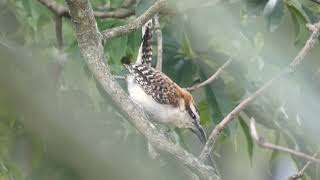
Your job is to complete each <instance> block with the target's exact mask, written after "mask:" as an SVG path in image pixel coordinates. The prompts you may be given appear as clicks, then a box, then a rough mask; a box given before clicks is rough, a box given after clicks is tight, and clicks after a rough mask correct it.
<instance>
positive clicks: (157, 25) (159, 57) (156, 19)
mask: <svg viewBox="0 0 320 180" xmlns="http://www.w3.org/2000/svg"><path fill="white" fill-rule="evenodd" d="M154 28H155V31H156V35H157V47H158V49H157V65H156V69H157V70H158V71H162V53H163V49H162V31H161V27H160V17H159V13H158V14H156V15H155V16H154Z"/></svg>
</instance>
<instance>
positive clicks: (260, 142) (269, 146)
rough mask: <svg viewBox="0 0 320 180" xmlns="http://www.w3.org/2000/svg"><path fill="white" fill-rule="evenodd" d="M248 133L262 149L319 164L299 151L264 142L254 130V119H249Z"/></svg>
mask: <svg viewBox="0 0 320 180" xmlns="http://www.w3.org/2000/svg"><path fill="white" fill-rule="evenodd" d="M250 132H251V137H252V139H253V140H254V141H255V142H256V143H257V144H258V145H259V146H260V147H262V148H266V149H271V150H275V151H281V152H285V153H289V154H291V155H294V156H297V157H300V158H303V159H306V160H308V161H311V162H314V163H317V164H320V159H317V158H315V157H312V156H310V155H308V154H305V153H302V152H299V151H295V150H293V149H290V148H287V147H283V146H279V145H275V144H272V143H269V142H266V141H265V140H264V138H263V137H261V136H259V134H258V131H257V128H256V121H255V119H254V118H251V120H250Z"/></svg>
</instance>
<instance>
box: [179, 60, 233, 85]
mask: <svg viewBox="0 0 320 180" xmlns="http://www.w3.org/2000/svg"><path fill="white" fill-rule="evenodd" d="M231 62H232V58H229V59H228V61H226V62H225V63H224V64H223V65H222V66H221V67H220V68H219V69H218V70H217V71H216V72H215V73H214V74H213V75H212V76H211V77H209V78H208V79H207V80H205V81H203V82H202V83H199V84H196V85H193V86H191V87H187V88H185V89H186V90H188V91H193V90H196V89H198V88H201V87H203V86H206V85H208V84H210V83H212V82H213V81H214V80H216V79H217V78H218V77H219V76H220V74H221V73H222V72H223V70H224V69H225V68H226V67H227V66H229V64H230V63H231Z"/></svg>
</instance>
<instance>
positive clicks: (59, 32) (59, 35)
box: [55, 15, 63, 50]
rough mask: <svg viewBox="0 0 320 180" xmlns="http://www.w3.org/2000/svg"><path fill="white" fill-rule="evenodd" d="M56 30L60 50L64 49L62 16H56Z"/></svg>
mask: <svg viewBox="0 0 320 180" xmlns="http://www.w3.org/2000/svg"><path fill="white" fill-rule="evenodd" d="M55 16H56V18H55V28H56V38H57V46H58V49H60V50H61V49H62V48H63V34H62V25H63V23H62V16H59V15H55Z"/></svg>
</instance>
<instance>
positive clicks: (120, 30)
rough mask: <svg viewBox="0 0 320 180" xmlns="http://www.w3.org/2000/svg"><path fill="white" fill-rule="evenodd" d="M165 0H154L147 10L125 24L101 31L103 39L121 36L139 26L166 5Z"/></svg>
mask: <svg viewBox="0 0 320 180" xmlns="http://www.w3.org/2000/svg"><path fill="white" fill-rule="evenodd" d="M167 3H168V2H167V0H158V1H156V2H155V3H154V4H153V5H152V6H151V7H150V8H149V9H148V10H147V11H145V12H144V13H143V14H142V15H140V16H139V17H138V18H136V19H135V20H133V21H132V22H130V23H128V24H127V25H123V26H119V27H115V28H112V29H110V30H106V31H103V32H102V35H103V36H104V38H105V39H110V38H114V37H119V36H123V35H126V34H129V33H131V32H133V31H136V30H137V29H139V28H141V27H142V26H143V25H144V24H145V23H146V22H147V21H148V20H149V19H151V18H152V17H153V16H154V15H155V14H156V13H158V12H159V11H160V10H161V9H163V8H164V7H166V6H167Z"/></svg>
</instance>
